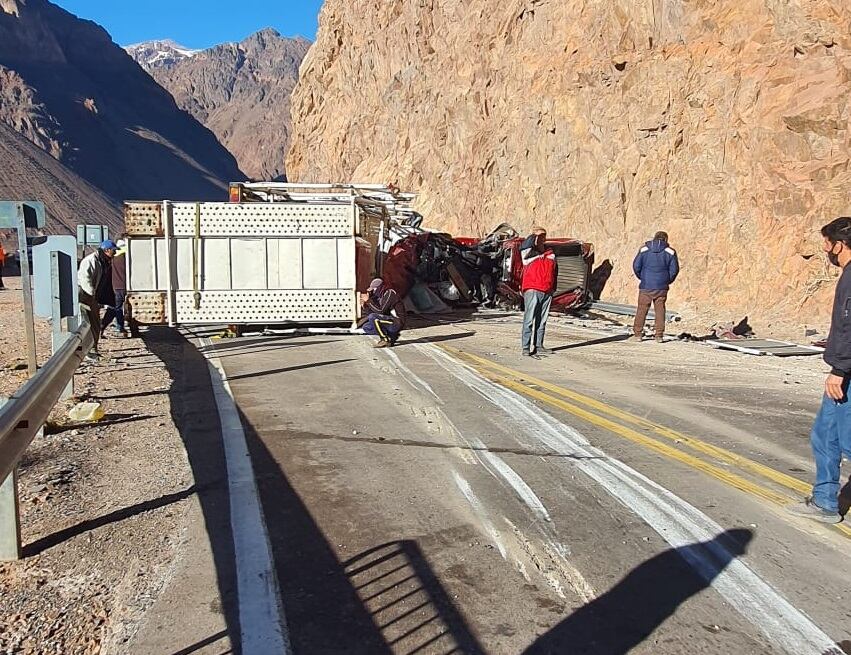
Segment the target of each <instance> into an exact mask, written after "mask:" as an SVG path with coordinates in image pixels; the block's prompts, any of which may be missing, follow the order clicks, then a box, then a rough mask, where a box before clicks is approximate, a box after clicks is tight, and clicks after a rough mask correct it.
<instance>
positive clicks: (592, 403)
mask: <svg viewBox="0 0 851 655" xmlns="http://www.w3.org/2000/svg"><path fill="white" fill-rule="evenodd" d="M439 347H440V348H442V349H443V350H445V351H447V352H449V353H450V354H452V355H455V356H457V357H459V358H460V359H462V360H465V361H467V362H468V363H469V364H471V365H472V366H473V367H474V368H475V369H476V370H478V372H479V373H480V374H482V375H484V376H485V377H486V378H488V379H489V380H491V381H493V382H496V383H497V384H500V385H502V386H504V387H506V388H508V389H511V390H513V391H516V392H518V393H520V394H523V395H525V396H528V397H530V398H534V399H536V400H539V401H541V402H543V403H546V404H548V405H550V406H552V407H556V408H557V409H561V410H563V411H565V412H568V413H570V414H573V415H574V416H577V417H579V418H581V419H582V420H584V421H587V422H589V423H591V424H592V425H596V426H597V427H601V428H603V429H605V430H608V431H609V432H613V433H614V434H617V435H619V436H621V437H624V438H625V439H628V440H629V441H632V442H633V443H637V444H639V445H642V446H644V447H645V448H648V449H649V450H652V451H654V452H656V453H659V454H661V455H663V456H665V457H668V458H670V459H673V460H676V461H678V462H681V463H683V464H686V465H687V466H690V467H692V468H694V469H696V470H699V471H702V472H704V473H706V474H707V475H709V476H711V477H713V478H715V479H717V480H720V481H722V482H724V483H725V484H727V485H729V486H732V487H734V488H735V489H738V490H739V491H743V492H745V493H747V494H750V495H752V496H755V497H757V498H761V499H763V500H767V501H769V502H770V503H773V504H775V505H778V506H780V507H783V506H786V505H788V504H789V503H790V502H791V501H792V500H793V499H792V498H790V497H789V496H788V495H786V494H781V493H778V492H775V491H773V490H771V489H768V488H767V487H764V486H762V485H760V484H757V483H755V482H751V481H750V480H747V479H746V478H743V477H742V476H740V475H737V474H736V473H732V472H730V471H727V470H725V469H722V468H720V467H718V466H715V465H713V464H710V463H708V462H705V461H703V460H702V459H699V458H697V457H695V456H693V455H690V454H688V453H685V452H682V451H681V450H678V449H676V448H674V447H672V446H669V445H667V444H665V443H663V442H661V441H658V440H657V439H654V438H652V437H648V436H646V435H644V434H641V433H640V432H637V431H635V430H633V429H632V428H629V427H627V426H625V425H621V424H620V423H616V422H614V421H612V420H609V419H607V418H605V417H603V416H599V415H597V414H594V413H593V412H590V411H588V410H587V409H583V408H582V407H579V406H578V405H575V404H573V403H569V402H567V401H566V400H563V399H562V398H558V397H555V396H553V395H550V394H549V393H546V392H544V391H541V390H539V389H536V388H534V387H530V386H529V384H534V385H535V386H538V387H542V388H545V389H548V390H551V391H553V392H555V393H557V394H558V395H561V396H563V397H565V398H571V399H573V400H577V398H578V399H579V400H578V402H583V403H584V404H586V405H587V406H589V407H594V408H598V409H599V411H602V412H605V413H607V414H609V415H611V416H615V417H617V418H620V419H621V420H624V421H627V422H630V423H632V424H634V425H638V426H641V427H645V428H648V429H651V430H653V431H654V432H656V433H657V434H660V436H664V437H666V438H668V439H676V440H677V441H680V442H682V443H683V444H684V445H688V446H690V447H691V448H693V449H694V450H697V451H699V452H702V453H704V454H707V455H712V456H714V457H718V458H719V459H722V460H723V461H726V462H728V463H730V464H734V465H736V466H740V467H742V468H744V469H747V470H750V471H751V472H754V473H758V474H760V475H763V476H764V477H767V478H768V479H771V480H773V481H775V482H778V483H780V484H783V482H781V480H783V478H789V479H790V480H794V481H795V483H796V484H795V486H792V485H791V484H789V483H788V481H787V483H786V484H784V486H787V487H789V488H792V489H793V490H795V491H803V492H804V493H806V492H808V491H809V490H810V487H809V486H808V485H806V484H805V483H803V482H801V481H800V480H797V479H796V478H792V477H791V476H786V475H785V474H783V473H781V472H779V471H775V470H774V469H771V468H769V467H767V466H763V465H762V464H758V463H757V462H754V461H753V460H750V459H748V458H746V457H741V456H739V455H736V454H735V453H732V452H730V451H728V450H725V449H723V448H717V447H716V446H712V445H711V444H707V443H705V442H703V441H700V440H699V439H695V438H694V437H686V436H685V435H679V433H677V432H676V431H674V430H669V429H668V428H665V427H664V426H660V425H658V424H655V423H652V422H651V421H647V420H645V419H642V418H641V417H638V416H635V415H634V414H630V413H629V412H624V411H622V410H618V409H616V408H614V407H610V406H609V405H606V404H605V403H602V402H600V401H598V400H595V399H593V398H589V397H587V396H583V395H582V394H578V393H576V392H573V391H570V390H568V389H564V388H562V387H559V386H558V385H554V384H551V383H549V382H546V381H544V380H538V379H536V378H534V377H531V376H529V375H526V374H525V373H521V372H520V371H514V370H512V369H510V368H508V367H505V366H502V365H501V364H497V363H496V362H491V361H490V360H487V359H484V358H482V357H479V356H477V355H473V354H471V353H466V352H463V351H460V350H457V349H456V348H452V347H451V346H445V345H442V344H440V345H439ZM477 364H478V365H477ZM483 369H484V370H483ZM497 371H501V372H506V373H508V376H506V375H500V374H499V373H497ZM509 376H510V377H509ZM517 378H519V379H517ZM673 435H678V436H676V437H674V436H673ZM686 442H688V443H686ZM766 472H769V473H771V474H773V475H766ZM801 487H803V489H802V488H801ZM834 527H836V528H837V529H838V530H839V531H840V532H842V533H843V534H844V535H845V536H847V537H851V527H849V526H847V525H843V524H838V525H836V526H834Z"/></svg>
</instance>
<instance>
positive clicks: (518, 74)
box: [287, 0, 851, 324]
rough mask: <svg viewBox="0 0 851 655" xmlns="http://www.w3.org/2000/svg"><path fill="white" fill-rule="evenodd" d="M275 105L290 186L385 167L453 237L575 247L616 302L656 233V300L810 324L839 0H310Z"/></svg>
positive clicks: (840, 95)
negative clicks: (281, 111) (308, 46)
mask: <svg viewBox="0 0 851 655" xmlns="http://www.w3.org/2000/svg"><path fill="white" fill-rule="evenodd" d="M320 25H321V27H320V32H319V36H318V39H317V42H316V44H315V45H314V47H313V49H312V50H311V52H310V54H309V55H308V57H307V60H306V61H305V63H304V65H303V67H302V79H301V82H300V83H299V85H298V87H297V89H296V91H295V95H294V99H293V120H294V128H293V129H294V135H293V145H292V148H291V151H290V154H289V157H288V162H287V168H288V171H289V174H290V177H291V178H292V179H298V180H305V181H309V180H312V181H320V180H323V181H324V180H338V179H357V180H360V181H367V180H375V181H381V182H386V181H398V183H399V184H400V185H401V186H403V187H410V188H412V189H414V190H417V191H419V192H420V193H421V200H420V203H421V209H422V210H423V212H424V213H425V214H426V216H428V218H429V220H430V221H431V222H432V223H433V224H436V225H439V226H441V227H444V228H447V229H450V230H452V231H454V232H456V233H477V234H481V233H483V232H486V231H487V230H489V228H491V227H492V226H494V225H496V224H497V223H499V222H501V221H504V220H505V221H509V222H511V223H514V224H516V225H517V227H519V228H528V227H529V226H530V225H531V224H533V223H541V224H543V225H546V226H548V227H549V228H550V232H551V233H553V234H560V235H572V236H576V237H581V238H584V239H587V240H589V241H592V242H594V243H595V245H596V249H597V253H598V261H600V260H601V259H602V258H611V259H612V260H613V262H614V265H615V274H614V276H613V278H612V280H611V282H610V286H609V288H608V289H607V292H606V295H607V297H609V298H612V299H616V300H622V301H631V300H633V293H634V286H635V284H634V281H633V279H632V274H631V270H630V265H631V261H632V257H633V255H634V253H635V251H636V249H637V248H638V246H639V245H640V244H641V243H642V242H643V241H644V240H646V239H647V238H649V237H650V236H651V235H652V233H653V232H654V231H655V230H659V229H664V230H667V231H668V232H669V233H670V235H671V243H672V245H674V246H675V247H676V248H677V249H678V250H679V252H680V256H681V259H682V263H683V274H682V277H681V280H680V281H679V282H678V284H677V287H676V289H675V291H674V292H673V293H672V303H671V304H672V305H673V306H675V307H677V308H680V309H684V310H686V311H687V312H691V313H709V312H712V311H719V310H723V311H722V314H730V315H732V314H736V313H738V314H744V313H757V314H760V315H762V316H763V317H767V318H772V317H773V318H775V319H776V318H789V317H793V318H795V320H797V321H799V322H801V323H804V322H809V323H811V324H812V323H813V322H814V321H815V317H820V318H824V317H825V316H826V313H827V311H828V308H827V306H826V305H827V304H828V303H829V297H830V293H831V287H832V285H831V284H830V280H831V275H833V274H832V273H828V270H827V267H826V264H825V262H824V257H823V256H822V255H821V252H820V239H819V237H818V236H817V228H818V227H820V226H821V225H822V224H823V223H825V222H827V221H828V220H830V219H832V218H834V217H835V216H836V215H838V214H840V213H843V212H844V213H851V172H850V171H849V159H850V158H851V130H849V127H851V125H849V118H851V107H849V96H851V5H849V3H847V2H843V1H840V0H784V1H783V2H780V1H775V0H735V1H734V0H715V1H713V2H707V1H706V0H652V1H651V0H647V1H646V2H635V1H634V0H629V1H627V0H576V1H575V2H558V1H556V0H506V1H505V2H495V1H494V0H464V1H462V0H429V1H428V2H416V3H415V2H393V3H388V2H381V1H380V0H364V1H363V2H357V3H355V2H352V1H351V0H326V3H325V7H324V9H323V11H322V15H321V20H320Z"/></svg>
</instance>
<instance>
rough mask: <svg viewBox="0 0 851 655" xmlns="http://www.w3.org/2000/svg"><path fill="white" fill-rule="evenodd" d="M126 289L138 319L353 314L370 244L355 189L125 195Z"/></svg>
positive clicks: (331, 318)
mask: <svg viewBox="0 0 851 655" xmlns="http://www.w3.org/2000/svg"><path fill="white" fill-rule="evenodd" d="M125 222H126V227H127V241H128V245H127V292H128V302H129V304H130V306H131V308H132V316H133V319H134V320H136V321H138V322H139V323H143V324H156V323H168V324H169V325H177V324H184V325H203V324H274V323H300V324H352V323H354V322H356V321H357V319H358V314H359V302H358V289H359V288H360V289H361V290H363V289H365V285H366V284H368V282H369V276H370V274H371V272H372V269H373V264H374V255H373V251H374V246H373V244H371V243H369V242H368V241H367V240H365V239H363V238H361V237H360V236H359V235H360V234H361V231H362V225H361V222H362V217H361V212H360V209H359V207H358V205H357V203H356V202H355V198H354V197H352V198H351V200H350V201H349V200H348V199H342V200H339V199H338V200H332V201H324V202H314V203H303V202H302V203H300V202H269V203H258V202H246V203H233V202H230V203H228V202H204V203H193V202H169V201H163V202H154V203H149V202H129V203H126V204H125Z"/></svg>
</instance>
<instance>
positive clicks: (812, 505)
mask: <svg viewBox="0 0 851 655" xmlns="http://www.w3.org/2000/svg"><path fill="white" fill-rule="evenodd" d="M821 234H822V236H823V237H824V251H825V253H827V257H828V259H829V260H830V263H831V264H833V265H834V266H839V267H840V268H841V269H842V275H841V276H840V277H839V282H838V283H837V285H836V295H835V297H834V300H833V315H832V318H831V324H830V334H829V335H828V338H827V348H825V351H824V361H825V362H827V363H828V365H829V366H830V367H831V370H830V374H829V375H828V376H827V380H826V381H825V384H824V397H823V398H822V403H821V409H820V410H819V413H818V416H816V421H815V423H814V424H813V429H812V433H811V435H810V442H811V444H812V448H813V457H814V458H815V460H816V482H815V484H814V485H813V495H812V496H811V497H810V498H807V499H806V500H805V501H804V502H802V503H799V504H797V505H793V506H792V507H791V508H790V511H791V512H792V513H793V514H797V515H798V516H805V517H807V518H811V519H814V520H816V521H821V522H823V523H839V522H840V521H841V520H842V515H841V514H840V513H839V475H840V465H841V463H842V455H843V453H844V454H845V456H846V457H851V402H849V399H848V383H849V380H851V266H849V265H848V264H849V263H851V218H849V217H847V216H843V217H841V218H837V219H836V220H834V221H832V222H830V223H828V224H827V225H825V226H824V227H823V228H822V229H821Z"/></svg>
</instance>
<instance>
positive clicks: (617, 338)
mask: <svg viewBox="0 0 851 655" xmlns="http://www.w3.org/2000/svg"><path fill="white" fill-rule="evenodd" d="M627 339H629V335H628V334H615V335H613V336H611V337H603V338H601V339H593V340H591V341H580V342H579V343H570V344H568V345H566V346H556V347H555V348H553V352H558V351H560V350H572V349H574V348H584V347H585V346H597V345H600V344H603V343H614V342H615V341H626V340H627Z"/></svg>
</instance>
